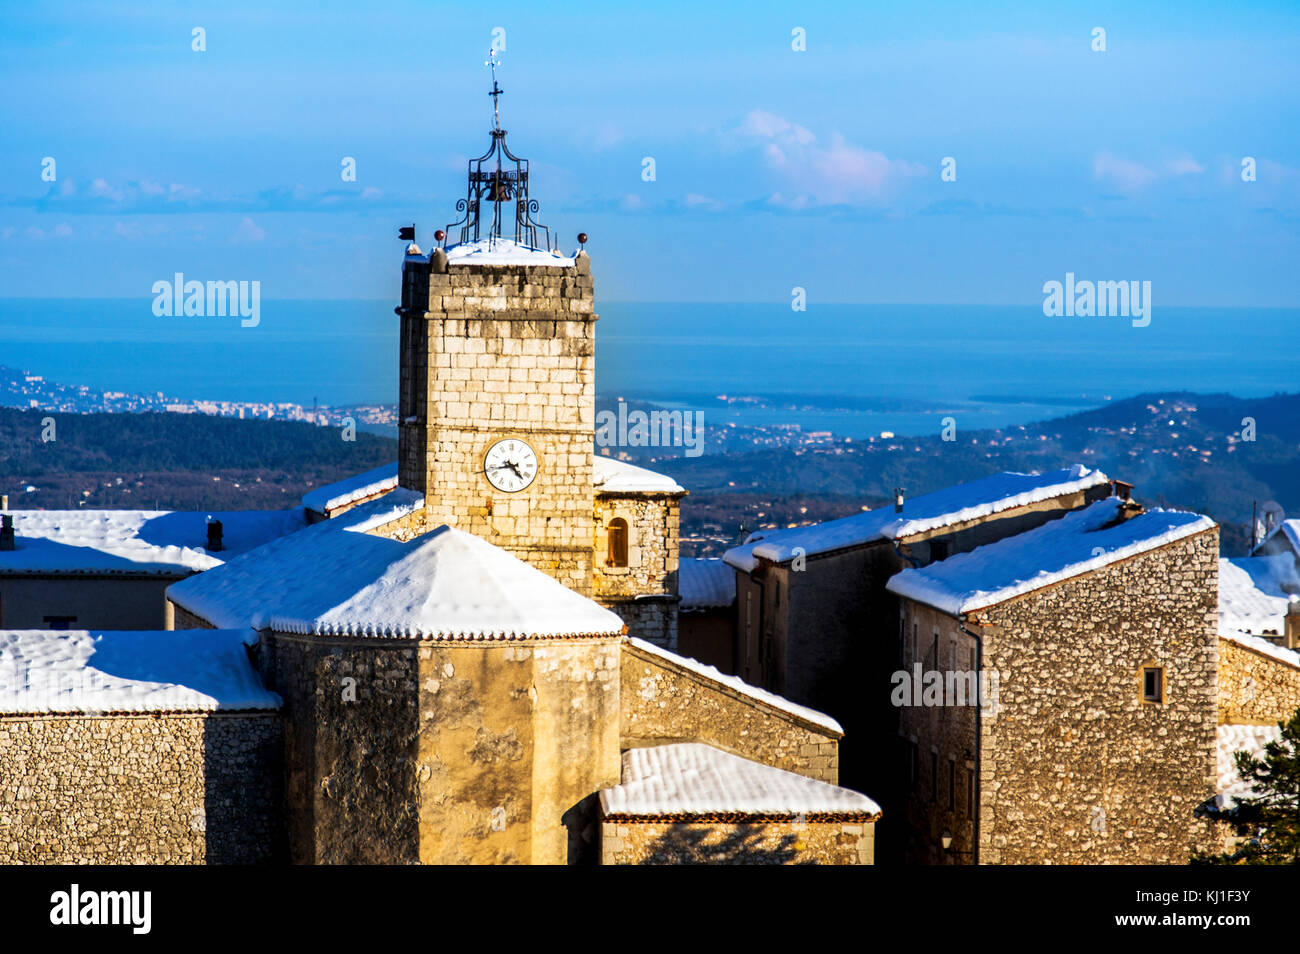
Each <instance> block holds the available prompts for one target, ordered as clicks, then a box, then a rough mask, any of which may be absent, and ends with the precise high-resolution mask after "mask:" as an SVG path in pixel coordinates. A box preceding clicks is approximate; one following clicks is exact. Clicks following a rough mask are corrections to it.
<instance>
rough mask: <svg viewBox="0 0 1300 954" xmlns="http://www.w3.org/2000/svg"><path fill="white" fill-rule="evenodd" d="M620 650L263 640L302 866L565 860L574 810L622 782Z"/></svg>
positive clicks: (573, 642) (611, 644)
mask: <svg viewBox="0 0 1300 954" xmlns="http://www.w3.org/2000/svg"><path fill="white" fill-rule="evenodd" d="M618 641H619V638H618V637H603V638H598V639H567V640H524V641H501V642H495V641H481V642H469V641H466V642H452V641H439V640H401V639H392V640H376V639H365V638H352V639H344V638H326V637H303V636H294V635H288V634H282V633H275V634H273V635H271V636H269V637H264V638H263V647H264V652H263V665H265V666H267V667H268V668H270V669H271V670H273V672H274V680H273V683H274V688H275V689H276V691H278V692H279V693H280V694H281V696H282V697H283V698H284V702H285V718H286V728H287V730H288V731H287V734H286V765H287V772H288V782H287V802H288V806H289V826H288V827H289V833H290V842H291V849H292V859H293V860H294V861H295V862H298V863H318V864H319V863H334V864H374V863H382V864H415V863H424V864H430V863H433V864H471V863H473V864H529V863H534V864H537V863H542V864H557V863H559V864H562V863H564V862H565V861H567V860H569V857H570V854H571V852H572V850H573V846H572V842H573V839H574V837H577V838H579V839H581V837H582V834H583V829H584V828H585V827H586V826H587V824H588V821H587V820H586V819H585V817H579V816H582V814H583V812H582V811H577V812H572V813H571V810H573V809H576V808H578V806H579V803H581V802H583V801H584V800H586V799H588V797H589V796H590V795H591V794H592V793H593V792H596V791H599V790H600V789H601V788H606V787H608V786H610V785H615V784H617V783H618V781H619V749H618V720H619V681H618V662H619V655H618ZM571 826H572V827H571ZM575 829H576V832H575ZM594 838H595V833H594V832H588V833H587V839H588V840H593V841H594Z"/></svg>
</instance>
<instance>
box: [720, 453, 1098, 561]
mask: <svg viewBox="0 0 1300 954" xmlns="http://www.w3.org/2000/svg"><path fill="white" fill-rule="evenodd" d="M1109 480H1110V478H1108V477H1107V476H1106V475H1105V474H1104V473H1102V472H1101V471H1099V470H1091V469H1089V468H1087V467H1085V466H1084V465H1082V464H1074V465H1073V466H1071V467H1065V468H1061V469H1059V470H1053V471H1048V472H1047V473H1042V474H1036V473H1031V474H1022V473H1017V472H1014V471H1005V472H1003V473H999V474H991V475H989V476H988V477H981V478H979V479H978V480H972V481H968V482H967V483H964V484H955V485H953V486H951V487H944V488H941V489H940V490H936V491H932V492H931V493H928V494H922V495H920V496H918V497H913V498H912V499H910V500H907V501H905V503H904V506H903V512H902V513H895V512H894V510H893V508H892V507H880V508H877V509H876V510H868V511H864V512H863V513H856V514H853V515H851V516H848V517H841V518H840V519H838V520H827V521H825V522H823V523H817V524H812V525H811V526H807V527H791V528H787V529H781V530H760V531H758V532H756V533H752V534H750V535H749V537H748V538H747V539H746V540H745V542H744V543H743V544H741V545H740V546H738V547H732V548H731V549H730V550H728V551H727V552H726V553H724V554H723V555H722V558H723V559H724V560H725V561H726V562H727V563H729V564H730V565H731V566H734V567H735V568H736V569H738V570H744V571H745V572H746V573H748V572H752V571H753V569H754V568H755V567H756V566H758V558H759V557H761V558H763V559H765V560H771V561H773V562H776V563H784V562H786V561H788V560H791V559H793V558H794V557H795V555H796V554H795V548H796V547H797V548H799V549H800V550H802V552H803V554H804V555H811V554H817V553H827V552H829V551H831V550H839V549H843V548H845V547H853V546H861V545H863V544H866V543H871V542H874V541H877V540H896V539H899V538H900V537H905V536H910V535H912V534H917V533H925V532H928V531H930V530H936V529H939V528H941V527H945V526H950V525H952V524H956V523H962V522H964V521H967V520H974V519H977V518H979V517H987V516H991V515H993V514H995V513H1001V512H1002V511H1004V510H1011V509H1014V508H1016V507H1024V506H1028V505H1030V504H1034V503H1039V502H1041V501H1043V500H1050V499H1051V498H1053V497H1059V496H1063V495H1065V494H1071V493H1076V492H1078V491H1081V490H1087V489H1089V488H1092V487H1097V486H1100V485H1102V484H1105V483H1108V482H1109Z"/></svg>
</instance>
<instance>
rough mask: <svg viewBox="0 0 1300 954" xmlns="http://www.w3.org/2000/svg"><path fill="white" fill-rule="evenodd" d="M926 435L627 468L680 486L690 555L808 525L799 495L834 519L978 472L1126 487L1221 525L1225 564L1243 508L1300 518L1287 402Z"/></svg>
mask: <svg viewBox="0 0 1300 954" xmlns="http://www.w3.org/2000/svg"><path fill="white" fill-rule="evenodd" d="M1246 418H1251V419H1253V420H1254V422H1255V434H1254V437H1255V439H1254V440H1253V441H1251V440H1243V419H1246ZM958 426H959V427H960V421H959V422H958ZM937 431H938V427H937V422H936V433H935V434H934V435H933V436H928V437H912V438H892V439H888V440H881V439H879V438H877V439H874V440H871V441H866V442H864V441H846V440H836V441H834V442H832V443H830V444H828V445H827V446H824V447H812V448H797V449H776V450H771V451H758V452H755V453H752V454H744V455H739V456H727V457H720V456H717V455H715V454H711V453H706V454H704V455H703V456H701V457H697V458H693V459H688V458H682V457H677V458H666V457H651V456H643V457H641V458H640V462H642V463H645V464H646V465H647V466H652V467H654V468H656V469H658V470H662V471H664V472H665V473H668V474H671V475H672V476H673V477H675V478H676V479H677V480H678V481H679V482H681V483H682V485H683V486H686V487H689V488H690V489H691V493H692V496H691V498H689V503H688V505H687V506H685V507H684V508H683V526H684V528H690V527H696V528H698V527H699V524H700V519H699V518H700V515H701V514H705V513H707V522H708V523H710V524H712V525H713V526H715V527H717V531H716V532H714V533H713V534H712V537H713V538H715V539H714V544H715V545H710V546H706V547H703V548H702V549H700V550H699V552H701V553H714V552H716V551H717V550H718V549H719V548H720V546H722V545H724V544H725V542H730V541H734V540H735V539H736V538H738V537H739V536H741V535H742V534H743V533H744V532H745V531H746V530H750V529H753V528H754V527H756V526H773V525H775V526H782V525H785V524H787V523H792V522H793V523H798V522H803V521H805V520H808V519H809V514H806V513H803V512H801V511H800V509H799V508H800V507H806V506H807V501H806V498H809V497H814V498H819V499H823V500H830V499H835V500H838V504H837V506H836V507H835V508H832V509H835V510H836V511H837V513H836V514H835V515H840V516H842V515H844V514H847V513H851V512H854V511H856V510H859V509H860V508H861V507H862V506H872V507H874V506H879V505H881V504H883V503H886V502H887V501H888V500H889V498H890V495H891V492H892V489H893V488H894V487H897V486H901V487H904V488H906V489H907V491H908V493H909V494H913V495H915V494H919V493H924V492H926V491H929V490H933V489H936V488H939V487H943V486H946V485H948V484H952V483H957V482H960V481H965V480H971V479H973V478H976V477H980V476H983V475H985V474H987V473H989V472H991V471H996V470H1021V471H1024V470H1042V469H1046V468H1051V467H1059V466H1062V464H1065V463H1070V462H1073V461H1080V462H1082V463H1084V464H1087V465H1088V466H1090V467H1097V468H1100V469H1101V470H1103V471H1105V472H1106V473H1107V474H1108V475H1110V476H1111V477H1117V478H1119V479H1122V480H1127V481H1129V482H1130V483H1133V484H1136V485H1137V491H1136V493H1137V496H1138V497H1139V499H1141V500H1142V501H1143V502H1145V503H1147V504H1149V505H1164V506H1173V507H1180V508H1187V509H1195V510H1199V511H1202V512H1204V513H1207V514H1209V515H1210V516H1212V517H1214V518H1215V519H1216V520H1218V521H1219V522H1220V523H1221V524H1223V525H1224V527H1223V539H1224V551H1225V553H1228V554H1232V555H1236V554H1239V553H1241V552H1242V551H1243V550H1244V548H1245V547H1246V546H1247V544H1248V541H1249V533H1250V528H1249V524H1250V518H1251V508H1252V504H1253V503H1255V502H1259V503H1260V504H1263V503H1264V502H1265V501H1268V500H1275V501H1277V502H1278V503H1280V504H1281V505H1282V507H1283V508H1284V509H1285V510H1286V511H1287V512H1288V513H1291V514H1295V513H1300V395H1297V394H1285V395H1274V396H1272V397H1267V398H1253V399H1243V398H1235V397H1232V396H1231V395H1226V394H1214V395H1197V394H1191V393H1167V394H1146V395H1140V396H1138V397H1134V398H1130V399H1126V400H1122V401H1116V402H1114V403H1111V404H1108V405H1106V406H1104V407H1101V408H1098V409H1095V410H1091V411H1084V412H1081V413H1079V414H1073V415H1070V416H1067V417H1061V418H1055V419H1052V420H1049V421H1044V422H1041V423H1037V424H1029V425H1025V426H1023V427H1014V428H1007V429H996V430H985V431H972V432H962V431H960V430H958V432H957V434H956V440H954V441H951V442H948V441H944V440H942V439H941V437H940V435H939V434H938V433H937ZM755 495H757V498H756V497H755ZM795 502H797V506H795V505H794V504H795ZM821 509H822V510H823V512H820V513H818V517H819V518H824V517H825V516H826V515H827V514H826V513H825V512H824V508H821ZM760 512H761V513H762V516H761V517H760V516H759V513H760ZM706 535H708V534H707V533H706Z"/></svg>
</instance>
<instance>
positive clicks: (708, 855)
mask: <svg viewBox="0 0 1300 954" xmlns="http://www.w3.org/2000/svg"><path fill="white" fill-rule="evenodd" d="M796 842H797V836H796V835H793V834H790V835H782V836H781V838H780V840H779V841H777V842H775V843H773V842H771V841H770V840H765V839H764V837H763V826H761V825H727V826H725V827H724V828H706V827H704V826H702V825H680V826H673V827H672V828H670V829H669V830H668V831H666V832H665V833H664V834H662V835H660V836H659V837H658V838H656V839H654V841H652V842H650V843H649V844H648V845H647V846H646V855H645V857H644V858H643V859H642V860H641V862H640V863H641V864H643V865H789V864H805V865H810V864H816V862H815V861H814V860H812V859H810V858H804V859H802V860H799V861H795V858H796V857H798V855H799V852H798V850H797V848H796Z"/></svg>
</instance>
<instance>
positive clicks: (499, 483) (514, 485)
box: [483, 437, 537, 494]
mask: <svg viewBox="0 0 1300 954" xmlns="http://www.w3.org/2000/svg"><path fill="white" fill-rule="evenodd" d="M483 472H484V474H486V475H487V479H488V483H490V484H491V485H492V486H493V487H495V488H496V489H497V490H502V491H505V492H506V493H508V494H513V493H515V492H517V491H520V490H523V489H524V488H525V487H527V486H528V485H529V484H531V483H532V482H533V478H534V477H536V476H537V453H536V452H535V451H534V450H533V449H532V448H531V447H529V446H528V445H527V444H526V443H524V442H523V441H521V440H519V438H517V437H507V438H505V439H504V440H500V441H497V442H496V443H495V444H493V445H492V446H491V447H489V448H488V452H487V455H486V456H485V457H484V458H483Z"/></svg>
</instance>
